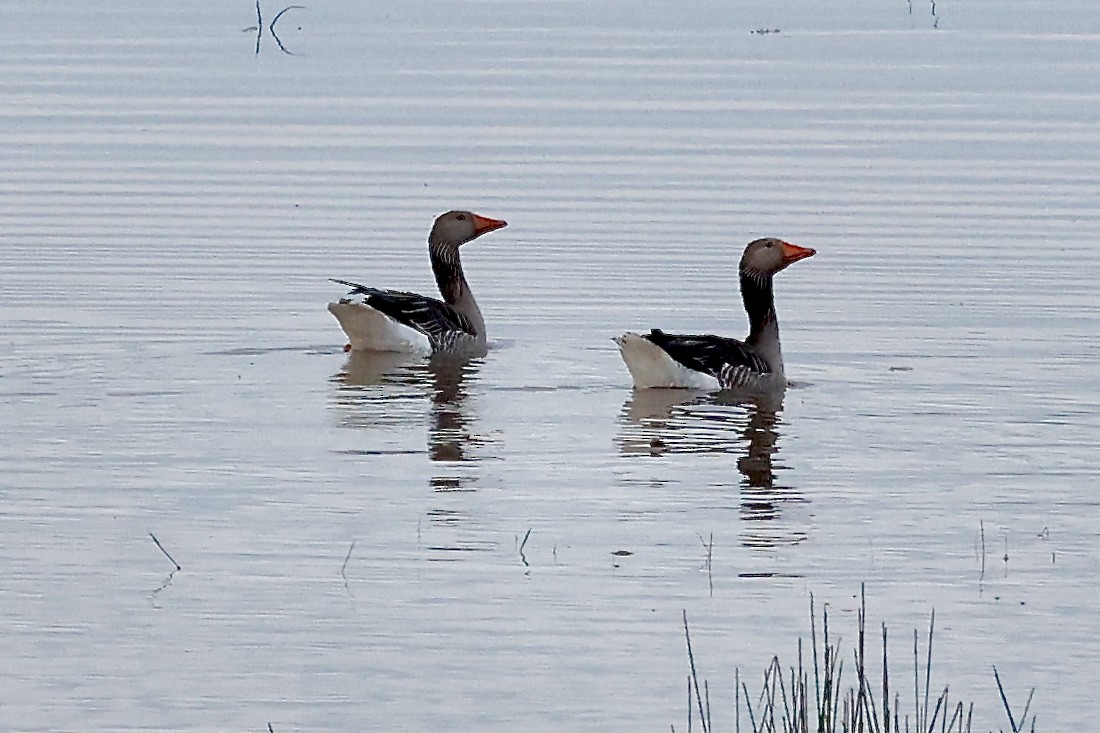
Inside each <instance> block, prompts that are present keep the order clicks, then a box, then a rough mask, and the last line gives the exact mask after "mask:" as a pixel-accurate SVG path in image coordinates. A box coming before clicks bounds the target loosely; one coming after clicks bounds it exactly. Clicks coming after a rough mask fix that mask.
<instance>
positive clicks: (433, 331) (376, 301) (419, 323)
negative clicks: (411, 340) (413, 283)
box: [333, 280, 477, 347]
mask: <svg viewBox="0 0 1100 733" xmlns="http://www.w3.org/2000/svg"><path fill="white" fill-rule="evenodd" d="M333 282H335V283H339V284H341V285H347V286H348V287H349V288H351V293H350V294H351V295H362V296H364V300H363V302H364V303H366V304H367V305H369V306H370V307H371V308H374V309H375V310H377V311H378V312H380V313H384V314H385V315H387V316H389V317H390V318H392V319H393V320H395V321H397V322H398V323H400V324H402V325H404V326H408V327H409V328H412V329H415V330H417V331H419V332H420V333H422V334H424V335H425V336H427V337H428V341H429V342H431V344H432V345H433V347H438V346H439V345H441V344H444V343H447V342H449V341H453V340H454V339H456V338H460V337H462V336H464V335H466V336H471V337H474V336H476V335H477V333H476V331H475V329H474V324H473V323H471V322H470V319H469V318H467V317H466V316H464V315H462V314H461V313H459V312H458V311H456V310H455V309H454V308H452V307H451V306H449V305H447V304H446V303H444V302H443V301H442V300H436V299H435V298H429V297H427V296H424V295H419V294H417V293H407V292H402V291H398V290H382V289H380V288H372V287H370V286H367V285H360V284H359V283H353V282H349V281H347V280H333Z"/></svg>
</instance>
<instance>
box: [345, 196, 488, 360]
mask: <svg viewBox="0 0 1100 733" xmlns="http://www.w3.org/2000/svg"><path fill="white" fill-rule="evenodd" d="M504 226H507V223H506V222H504V221H501V220H499V219H490V218H488V217H484V216H480V215H478V214H474V213H472V212H469V211H448V212H447V213H445V214H441V215H440V216H439V217H438V218H437V219H436V220H435V224H434V225H433V226H432V231H431V234H429V236H428V254H429V257H430V259H431V263H432V272H433V273H434V274H435V281H436V285H437V286H438V287H439V293H440V295H441V296H442V299H439V298H431V297H428V296H426V295H418V294H416V293H409V292H402V291H398V290H385V289H382V288H375V287H370V286H367V285H360V284H358V283H354V282H350V281H348V280H334V282H337V283H340V284H341V285H346V286H348V287H349V288H351V292H350V293H349V295H348V297H345V298H341V299H340V300H339V301H338V302H335V303H329V305H328V309H329V312H330V313H332V315H333V316H335V317H336V320H337V321H339V322H340V327H341V328H343V329H344V333H345V334H347V337H348V347H347V348H349V349H351V350H354V351H396V352H407V353H428V352H432V353H436V352H442V353H450V354H461V355H468V356H480V355H484V354H485V351H486V336H485V319H484V318H483V317H482V315H481V309H480V308H478V305H477V301H476V300H474V295H473V292H472V291H471V290H470V285H469V283H468V282H466V276H465V273H464V272H463V269H462V260H461V258H460V256H459V252H458V250H459V247H461V246H462V245H463V244H465V243H466V242H469V241H472V240H474V239H476V238H477V237H480V236H481V235H482V234H485V233H487V232H491V231H493V230H495V229H500V228H501V227H504Z"/></svg>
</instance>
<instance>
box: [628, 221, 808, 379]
mask: <svg viewBox="0 0 1100 733" xmlns="http://www.w3.org/2000/svg"><path fill="white" fill-rule="evenodd" d="M814 254H815V251H814V250H812V249H810V248H808V247H799V246H798V245H794V244H790V243H789V242H784V241H783V240H780V239H775V238H774V237H769V238H765V239H757V240H755V241H753V242H750V243H749V244H748V246H747V247H745V252H744V254H743V255H742V257H741V264H740V268H739V271H740V280H741V298H742V300H743V302H744V305H745V311H746V313H747V314H748V316H749V335H748V337H747V338H746V339H745V340H744V341H739V340H737V339H733V338H727V337H724V336H711V335H698V334H669V333H665V332H664V331H662V330H660V329H657V328H655V329H653V330H651V331H650V332H649V333H645V334H639V333H633V332H627V333H625V334H623V335H622V336H618V337H616V338H615V342H616V343H617V344H618V345H619V351H620V353H621V354H622V357H623V361H624V362H625V363H626V367H627V369H628V370H629V371H630V375H631V377H632V379H633V380H634V387H635V388H636V389H649V388H655V387H673V388H687V389H710V390H716V389H721V390H735V391H740V392H747V393H757V394H760V393H774V392H777V391H781V390H784V389H786V387H787V378H786V375H785V373H784V371H783V352H782V349H781V348H780V344H779V321H778V319H777V318H776V315H775V299H774V296H773V294H772V276H774V275H775V274H776V273H777V272H779V271H780V270H782V269H784V268H786V267H787V266H789V265H791V264H793V263H795V262H797V261H798V260H801V259H805V258H807V257H812V256H813V255H814Z"/></svg>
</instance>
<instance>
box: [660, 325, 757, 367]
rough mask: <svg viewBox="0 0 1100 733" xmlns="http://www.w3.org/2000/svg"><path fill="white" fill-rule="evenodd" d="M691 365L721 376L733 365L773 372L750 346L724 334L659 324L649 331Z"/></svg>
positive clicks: (685, 362)
mask: <svg viewBox="0 0 1100 733" xmlns="http://www.w3.org/2000/svg"><path fill="white" fill-rule="evenodd" d="M645 338H646V339H648V340H649V341H651V342H653V343H654V344H656V345H657V346H659V347H661V348H662V349H664V351H665V352H666V353H667V354H668V355H669V356H671V357H672V358H673V359H675V360H676V361H678V362H679V363H681V364H683V365H684V366H686V367H687V368H688V369H694V370H695V371H697V372H703V373H704V374H709V375H711V376H712V377H714V378H716V379H719V380H721V378H722V371H723V369H725V370H726V371H729V368H730V367H739V368H743V369H748V370H750V371H752V372H755V373H757V374H770V373H771V371H772V369H771V366H770V365H769V364H768V362H767V361H765V360H764V359H763V358H762V357H761V356H760V355H759V354H757V353H756V352H755V351H753V350H752V348H751V347H750V346H748V345H747V344H745V342H743V341H738V340H737V339H731V338H726V337H724V336H709V335H695V334H671V333H665V332H664V331H662V330H660V329H659V328H655V329H653V330H652V331H650V332H649V333H648V334H646V335H645Z"/></svg>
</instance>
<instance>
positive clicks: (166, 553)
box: [149, 532, 183, 570]
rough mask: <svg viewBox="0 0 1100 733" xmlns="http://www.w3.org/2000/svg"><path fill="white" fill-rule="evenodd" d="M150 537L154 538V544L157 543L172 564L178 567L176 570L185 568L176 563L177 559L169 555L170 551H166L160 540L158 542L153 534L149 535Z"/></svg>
mask: <svg viewBox="0 0 1100 733" xmlns="http://www.w3.org/2000/svg"><path fill="white" fill-rule="evenodd" d="M149 536H150V537H152V538H153V542H155V543H156V545H157V547H158V548H159V549H160V551H161V552H163V553H164V556H165V557H166V558H168V559H169V560H171V561H172V564H173V565H175V566H176V570H182V569H183V568H181V567H180V564H179V563H178V562H176V560H175V558H174V557H172V556H171V555H169V554H168V550H166V549H164V545H162V544H161V543H160V540H158V539H157V538H156V536H155V535H154V534H153V533H152V532H150V533H149Z"/></svg>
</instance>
